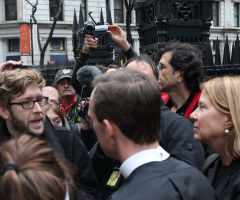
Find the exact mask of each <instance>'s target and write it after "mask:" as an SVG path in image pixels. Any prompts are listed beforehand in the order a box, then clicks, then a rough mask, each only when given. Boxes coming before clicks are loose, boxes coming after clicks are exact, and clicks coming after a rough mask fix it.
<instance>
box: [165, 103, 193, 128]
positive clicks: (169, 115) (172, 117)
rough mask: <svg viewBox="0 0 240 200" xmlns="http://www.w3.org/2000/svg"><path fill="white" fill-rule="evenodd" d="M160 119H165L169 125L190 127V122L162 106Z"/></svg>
mask: <svg viewBox="0 0 240 200" xmlns="http://www.w3.org/2000/svg"><path fill="white" fill-rule="evenodd" d="M161 117H162V118H163V119H166V120H167V121H168V122H169V123H179V124H186V125H188V126H192V122H191V121H189V120H188V119H186V118H185V117H183V116H181V115H179V114H177V113H174V112H171V111H170V110H169V109H168V108H167V106H166V105H162V114H161Z"/></svg>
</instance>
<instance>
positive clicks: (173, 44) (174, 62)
mask: <svg viewBox="0 0 240 200" xmlns="http://www.w3.org/2000/svg"><path fill="white" fill-rule="evenodd" d="M167 52H171V53H172V57H171V60H170V65H171V66H172V67H173V69H174V71H177V70H180V71H183V79H184V82H185V84H186V86H187V87H188V89H190V90H191V91H200V83H201V80H202V65H203V61H202V53H201V51H200V49H198V48H197V47H195V46H193V45H191V44H189V43H182V42H179V41H177V40H172V41H170V42H168V43H167V44H166V45H165V46H164V47H163V48H161V49H159V50H158V52H157V53H156V56H155V62H156V63H158V62H159V61H160V58H161V57H162V55H163V54H164V53H167Z"/></svg>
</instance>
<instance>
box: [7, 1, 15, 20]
mask: <svg viewBox="0 0 240 200" xmlns="http://www.w3.org/2000/svg"><path fill="white" fill-rule="evenodd" d="M11 1H12V2H11ZM12 3H13V4H12ZM4 6H5V7H4V9H5V20H6V21H14V20H17V19H18V16H17V0H5V1H4ZM12 7H13V8H12ZM11 9H12V10H13V11H11ZM9 10H10V11H9ZM11 14H12V15H13V16H14V17H13V18H11Z"/></svg>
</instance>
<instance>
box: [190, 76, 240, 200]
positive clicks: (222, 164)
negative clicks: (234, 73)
mask: <svg viewBox="0 0 240 200" xmlns="http://www.w3.org/2000/svg"><path fill="white" fill-rule="evenodd" d="M239 87H240V77H231V76H225V77H218V78H214V79H211V80H209V81H207V82H205V83H204V84H203V91H202V94H201V97H200V99H199V104H198V108H197V109H196V110H195V111H194V112H193V113H192V114H191V119H192V120H193V121H194V132H195V136H194V137H195V139H196V140H200V141H203V142H204V143H206V144H208V145H209V146H210V147H211V148H213V149H214V150H215V151H216V154H213V155H211V156H210V157H209V158H208V159H207V160H206V162H205V165H204V168H203V172H204V174H205V175H206V176H207V178H208V180H209V182H210V183H211V184H212V186H213V187H214V189H215V191H216V194H217V196H218V198H219V200H225V199H227V200H235V199H240V138H239V137H240V88H239Z"/></svg>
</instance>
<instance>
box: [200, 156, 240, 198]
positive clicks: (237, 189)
mask: <svg viewBox="0 0 240 200" xmlns="http://www.w3.org/2000/svg"><path fill="white" fill-rule="evenodd" d="M220 168H222V169H220ZM202 171H203V173H204V174H205V175H206V177H207V179H208V181H209V182H210V184H212V186H213V188H214V189H215V191H216V194H217V196H218V199H219V200H239V199H240V158H239V159H237V160H233V161H232V163H231V164H230V165H229V166H227V167H226V166H225V167H224V166H222V164H221V160H220V157H219V156H218V154H216V153H215V154H212V155H210V156H209V157H208V159H207V160H206V162H205V164H204V167H203V170H202ZM220 173H221V175H220Z"/></svg>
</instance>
